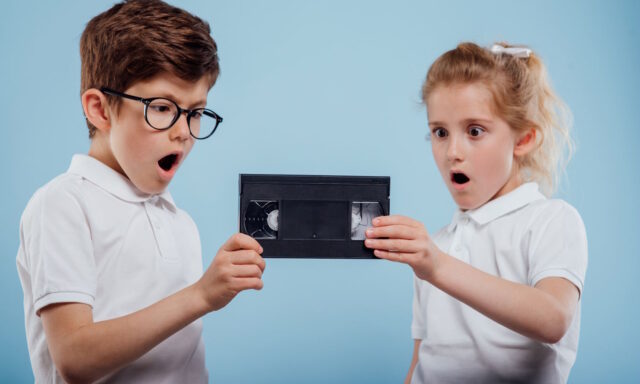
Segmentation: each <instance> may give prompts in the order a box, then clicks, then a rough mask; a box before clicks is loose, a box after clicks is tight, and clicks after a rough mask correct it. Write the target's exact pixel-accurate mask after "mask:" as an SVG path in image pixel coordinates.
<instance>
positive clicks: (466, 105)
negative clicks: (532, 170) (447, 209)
mask: <svg viewBox="0 0 640 384" xmlns="http://www.w3.org/2000/svg"><path fill="white" fill-rule="evenodd" d="M492 103H493V98H492V95H491V92H490V91H489V90H488V89H487V87H486V86H484V85H483V84H481V83H471V84H454V85H452V86H440V87H437V88H436V89H435V90H434V91H433V92H432V93H431V95H430V96H429V98H428V99H427V113H428V115H429V128H430V131H431V148H432V151H433V157H434V159H435V161H436V164H437V165H438V169H439V170H440V174H441V175H442V178H443V179H444V182H445V184H446V185H447V188H448V189H449V192H450V193H451V196H453V199H454V200H455V202H456V204H457V205H458V207H460V209H462V210H467V209H475V208H478V207H480V206H481V205H483V204H485V203H486V202H488V201H490V200H493V199H495V198H497V197H499V196H501V195H504V194H506V193H508V192H510V191H512V190H513V189H515V188H516V187H518V186H519V185H520V184H521V183H522V181H521V179H520V177H519V172H518V169H517V165H516V162H515V161H514V160H515V156H516V152H515V150H516V147H517V139H518V138H517V135H516V133H515V132H514V131H513V130H512V129H511V128H510V127H509V125H508V124H507V122H505V121H504V120H503V119H501V118H500V117H499V116H496V115H495V114H494V112H493V108H492V105H493V104H492Z"/></svg>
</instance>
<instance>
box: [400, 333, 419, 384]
mask: <svg viewBox="0 0 640 384" xmlns="http://www.w3.org/2000/svg"><path fill="white" fill-rule="evenodd" d="M420 342H422V340H419V339H415V340H413V357H411V365H410V366H409V373H407V377H406V378H405V379H404V384H411V378H412V377H413V371H414V369H416V364H418V353H419V351H420Z"/></svg>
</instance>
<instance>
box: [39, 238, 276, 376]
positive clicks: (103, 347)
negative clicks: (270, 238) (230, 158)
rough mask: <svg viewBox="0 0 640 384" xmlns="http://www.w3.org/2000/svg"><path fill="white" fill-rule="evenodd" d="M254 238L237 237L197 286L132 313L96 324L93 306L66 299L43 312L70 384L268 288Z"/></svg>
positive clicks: (125, 360)
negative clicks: (264, 285)
mask: <svg viewBox="0 0 640 384" xmlns="http://www.w3.org/2000/svg"><path fill="white" fill-rule="evenodd" d="M261 252H262V248H261V247H260V245H259V244H258V242H256V241H255V240H254V239H253V238H251V237H249V236H246V235H243V234H235V235H233V236H232V237H231V238H230V239H229V240H228V241H227V242H226V243H225V244H224V245H223V246H222V247H221V248H220V250H219V251H218V254H217V255H216V257H215V259H214V260H213V262H212V263H211V265H210V266H209V268H208V269H207V271H205V273H204V274H203V276H202V278H201V279H200V280H199V281H198V282H196V283H195V284H193V285H190V286H188V287H186V288H184V289H182V290H181V291H178V292H177V293H175V294H173V295H171V296H169V297H167V298H165V299H163V300H161V301H159V302H157V303H155V304H153V305H151V306H149V307H147V308H144V309H141V310H139V311H137V312H134V313H132V314H129V315H126V316H122V317H119V318H115V319H111V320H105V321H100V322H97V323H94V322H93V315H92V310H91V307H90V306H88V305H86V304H80V303H60V304H53V305H50V306H47V307H45V308H43V309H42V310H41V311H40V316H41V318H42V323H43V326H44V331H45V334H46V337H47V343H48V346H49V351H50V353H51V356H52V358H53V361H54V363H55V365H56V368H57V369H58V372H59V373H60V375H61V376H62V377H63V378H64V379H65V381H67V382H69V383H75V382H91V381H94V380H97V379H99V378H101V377H103V376H105V375H107V374H109V373H111V372H114V371H115V370H117V369H119V368H121V367H123V366H124V365H126V364H128V363H131V362H133V361H134V360H136V359H137V358H139V357H140V356H142V355H143V354H145V353H146V352H148V351H149V350H150V349H152V348H153V347H155V346H156V345H158V344H159V343H160V342H162V341H163V340H165V339H166V338H168V337H169V336H171V335H172V334H174V333H176V332H177V331H179V330H180V329H182V328H184V327H185V326H187V325H188V324H190V323H191V322H193V321H194V320H196V319H198V318H199V317H201V316H203V315H205V314H206V313H208V312H211V311H215V310H218V309H220V308H222V307H224V306H225V305H227V304H228V303H229V302H230V301H231V300H232V299H233V298H234V297H235V296H236V295H237V294H238V293H239V292H240V291H243V290H246V289H261V288H262V280H261V277H262V273H263V271H264V267H265V262H264V260H263V259H262V257H260V255H259V253H261Z"/></svg>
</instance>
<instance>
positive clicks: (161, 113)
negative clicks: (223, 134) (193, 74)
mask: <svg viewBox="0 0 640 384" xmlns="http://www.w3.org/2000/svg"><path fill="white" fill-rule="evenodd" d="M178 113H179V111H178V107H177V106H176V104H175V103H173V102H172V101H171V100H168V99H155V100H153V101H151V102H150V103H149V105H148V106H147V122H148V123H149V125H151V126H152V127H153V128H156V129H167V128H169V127H170V126H171V125H172V124H173V122H174V121H175V120H177V118H178ZM217 124H218V121H217V119H216V118H215V116H214V115H213V114H212V113H211V112H209V111H208V110H206V109H204V108H198V109H194V110H193V111H192V112H191V114H190V117H189V129H190V130H191V134H192V135H193V136H195V137H197V138H203V137H207V136H209V135H210V134H211V132H212V131H213V130H214V129H215V128H216V125H217Z"/></svg>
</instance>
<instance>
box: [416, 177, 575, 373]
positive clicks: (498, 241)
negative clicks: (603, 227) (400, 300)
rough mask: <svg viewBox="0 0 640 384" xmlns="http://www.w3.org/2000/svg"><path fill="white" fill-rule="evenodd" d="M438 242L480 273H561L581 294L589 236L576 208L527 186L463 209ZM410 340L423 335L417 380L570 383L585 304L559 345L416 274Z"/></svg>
mask: <svg viewBox="0 0 640 384" xmlns="http://www.w3.org/2000/svg"><path fill="white" fill-rule="evenodd" d="M433 239H434V241H435V242H436V244H437V245H438V247H439V248H440V249H441V250H443V251H444V252H447V253H448V254H449V255H452V256H453V257H456V258H458V259H460V260H462V261H464V262H466V263H468V264H470V265H472V266H474V267H476V268H478V269H480V270H482V271H485V272H487V273H490V274H492V275H495V276H499V277H501V278H503V279H507V280H510V281H513V282H516V283H520V284H526V285H529V286H535V285H536V283H537V282H538V281H540V280H541V279H544V278H546V277H552V276H553V277H562V278H565V279H567V280H568V281H570V282H571V283H573V284H574V285H575V286H576V287H577V288H578V290H579V291H580V292H582V287H583V282H584V277H585V273H586V268H587V237H586V232H585V228H584V224H583V222H582V219H581V218H580V215H579V214H578V212H577V211H576V210H575V209H574V208H573V207H572V206H570V205H569V204H567V203H566V202H564V201H562V200H556V199H554V200H548V199H546V198H545V196H544V195H542V194H541V193H540V192H539V191H538V185H537V184H536V183H527V184H524V185H521V186H520V187H519V188H517V189H515V190H513V191H511V192H510V193H508V194H506V195H504V196H501V197H499V198H497V199H495V200H492V201H490V202H488V203H487V204H485V205H483V206H482V207H480V208H477V209H475V210H469V211H466V212H462V211H457V212H456V213H455V215H454V217H453V220H452V222H451V224H449V225H448V226H447V227H445V228H443V229H442V230H440V231H439V232H438V233H437V234H436V235H435V236H434V237H433ZM411 331H412V337H413V338H414V339H421V340H422V342H421V343H420V348H419V359H418V364H417V366H416V368H415V371H414V375H413V379H412V383H502V382H505V383H506V382H508V383H514V382H522V383H564V382H566V381H567V378H568V375H569V371H570V370H571V367H572V365H573V363H574V361H575V358H576V352H577V349H578V336H579V332H580V306H579V305H578V308H577V310H576V314H575V316H574V319H573V323H572V324H571V326H570V328H569V330H568V331H567V333H566V334H565V336H564V337H563V338H562V339H561V340H560V341H559V342H558V343H556V344H545V343H541V342H538V341H535V340H532V339H530V338H527V337H525V336H522V335H520V334H518V333H517V332H514V331H511V330H510V329H508V328H506V327H504V326H502V325H500V324H498V323H496V322H495V321H493V320H491V319H489V318H488V317H486V316H484V315H482V314H481V313H479V312H477V311H476V310H474V309H473V308H471V307H469V306H467V305H466V304H463V303H461V302H460V301H458V300H456V299H454V298H452V297H451V296H449V295H447V294H446V293H444V292H442V291H441V290H439V289H437V288H435V287H433V286H432V285H431V284H429V283H427V282H426V281H424V280H420V279H418V278H417V277H414V300H413V322H412V327H411Z"/></svg>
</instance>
